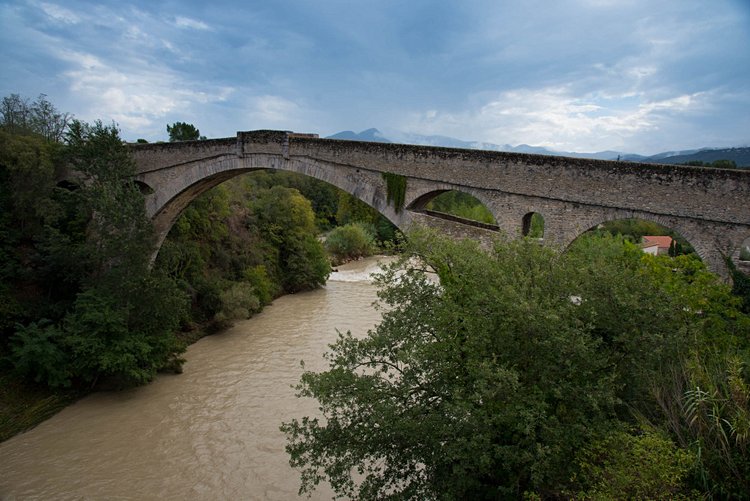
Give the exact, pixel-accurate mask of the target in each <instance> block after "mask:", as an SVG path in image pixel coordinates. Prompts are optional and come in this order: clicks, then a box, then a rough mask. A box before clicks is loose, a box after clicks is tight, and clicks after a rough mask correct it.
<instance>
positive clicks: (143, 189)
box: [133, 180, 154, 195]
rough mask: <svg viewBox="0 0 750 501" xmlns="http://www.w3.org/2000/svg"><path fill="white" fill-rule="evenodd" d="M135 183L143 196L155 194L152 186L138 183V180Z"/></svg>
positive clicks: (141, 182)
mask: <svg viewBox="0 0 750 501" xmlns="http://www.w3.org/2000/svg"><path fill="white" fill-rule="evenodd" d="M133 183H134V184H135V185H136V186H137V187H138V190H139V191H140V192H141V194H143V195H151V194H153V193H154V189H153V188H152V187H151V186H149V185H147V184H146V183H144V182H143V181H137V180H135V181H133Z"/></svg>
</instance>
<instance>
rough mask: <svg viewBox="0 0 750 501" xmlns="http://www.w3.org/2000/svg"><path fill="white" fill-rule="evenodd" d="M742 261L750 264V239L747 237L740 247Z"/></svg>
mask: <svg viewBox="0 0 750 501" xmlns="http://www.w3.org/2000/svg"><path fill="white" fill-rule="evenodd" d="M740 261H743V262H750V237H747V238H746V239H745V241H744V242H742V245H740Z"/></svg>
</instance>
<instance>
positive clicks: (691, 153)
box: [327, 128, 750, 168]
mask: <svg viewBox="0 0 750 501" xmlns="http://www.w3.org/2000/svg"><path fill="white" fill-rule="evenodd" d="M389 135H390V134H389ZM396 135H397V137H396V138H395V140H393V141H392V140H391V139H388V138H386V137H385V136H384V135H383V133H382V132H380V131H379V130H378V129H375V128H372V129H367V130H364V131H362V132H358V133H357V132H353V131H350V130H347V131H342V132H339V133H336V134H334V135H332V136H328V137H327V139H346V140H350V141H375V142H379V143H391V142H398V143H406V144H418V145H425V146H444V147H448V148H468V149H479V150H492V151H507V152H512V153H533V154H537V155H552V156H566V157H576V158H595V159H599V160H622V161H630V162H646V163H663V164H682V163H686V162H693V161H701V162H708V163H711V162H714V161H716V160H733V161H734V163H736V164H737V167H739V168H750V147H740V148H722V149H718V148H701V149H696V150H683V151H664V152H661V153H657V154H655V155H639V154H637V153H626V152H619V151H611V150H607V151H598V152H595V153H579V152H573V151H554V150H550V149H547V148H545V147H542V146H530V145H528V144H520V145H517V146H512V145H510V144H502V145H500V144H494V143H483V142H479V141H464V140H461V139H456V138H453V137H447V136H437V135H430V136H427V135H422V134H415V133H403V132H398V133H396Z"/></svg>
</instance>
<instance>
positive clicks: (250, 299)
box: [216, 282, 261, 321]
mask: <svg viewBox="0 0 750 501" xmlns="http://www.w3.org/2000/svg"><path fill="white" fill-rule="evenodd" d="M221 304H222V308H221V311H220V312H219V313H217V314H216V320H218V321H227V320H229V321H231V320H244V319H246V318H250V316H251V315H252V314H253V313H256V312H258V311H260V310H261V304H260V299H258V296H256V295H255V289H254V288H253V286H252V285H250V284H249V283H247V282H236V283H233V284H232V285H231V286H230V287H229V288H228V289H227V290H225V291H224V292H222V293H221Z"/></svg>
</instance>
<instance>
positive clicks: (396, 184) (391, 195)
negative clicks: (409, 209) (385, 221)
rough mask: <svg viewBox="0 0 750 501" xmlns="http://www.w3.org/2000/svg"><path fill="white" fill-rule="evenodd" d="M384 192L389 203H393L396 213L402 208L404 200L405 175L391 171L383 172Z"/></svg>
mask: <svg viewBox="0 0 750 501" xmlns="http://www.w3.org/2000/svg"><path fill="white" fill-rule="evenodd" d="M383 180H385V193H386V198H387V201H388V203H389V204H391V203H392V204H393V208H394V209H395V210H396V213H399V212H401V211H402V210H404V202H405V201H406V177H404V176H402V175H400V174H394V173H392V172H383Z"/></svg>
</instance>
